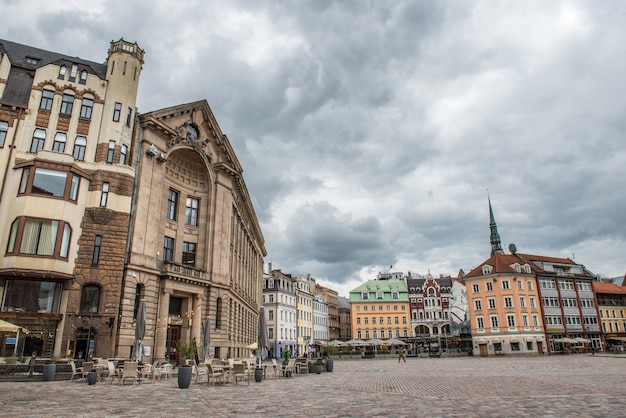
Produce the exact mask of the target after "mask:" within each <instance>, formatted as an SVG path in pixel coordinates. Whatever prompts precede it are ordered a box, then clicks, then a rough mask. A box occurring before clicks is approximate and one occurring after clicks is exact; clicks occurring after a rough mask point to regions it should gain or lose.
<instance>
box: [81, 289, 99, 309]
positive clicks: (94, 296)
mask: <svg viewBox="0 0 626 418" xmlns="http://www.w3.org/2000/svg"><path fill="white" fill-rule="evenodd" d="M99 304H100V288H99V287H98V286H94V285H87V286H83V290H82V292H81V295H80V313H82V314H90V313H98V305H99Z"/></svg>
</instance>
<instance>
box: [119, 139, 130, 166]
mask: <svg viewBox="0 0 626 418" xmlns="http://www.w3.org/2000/svg"><path fill="white" fill-rule="evenodd" d="M120 148H121V150H120V164H122V165H124V164H126V155H127V154H128V146H126V145H125V144H122V146H121V147H120Z"/></svg>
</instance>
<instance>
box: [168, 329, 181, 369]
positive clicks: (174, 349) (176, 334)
mask: <svg viewBox="0 0 626 418" xmlns="http://www.w3.org/2000/svg"><path fill="white" fill-rule="evenodd" d="M181 328H182V327H181V326H180V325H168V326H167V339H166V341H165V356H166V357H167V358H168V359H169V361H170V362H171V363H173V364H178V342H179V341H180V330H181Z"/></svg>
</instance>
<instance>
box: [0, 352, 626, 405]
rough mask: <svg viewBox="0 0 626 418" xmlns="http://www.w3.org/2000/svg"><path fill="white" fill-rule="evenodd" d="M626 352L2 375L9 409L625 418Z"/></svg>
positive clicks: (0, 393) (2, 397) (1, 391)
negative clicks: (109, 376) (186, 378)
mask: <svg viewBox="0 0 626 418" xmlns="http://www.w3.org/2000/svg"><path fill="white" fill-rule="evenodd" d="M625 371H626V358H624V357H622V358H619V357H608V356H599V355H597V356H590V355H571V356H542V357H507V356H503V357H490V358H480V357H458V358H438V359H437V358H432V359H431V358H427V359H424V358H408V359H407V362H406V363H398V361H397V360H396V359H364V360H335V367H334V371H333V372H332V373H326V372H324V373H322V374H319V375H317V374H314V373H313V374H305V375H302V376H296V377H293V378H289V379H282V378H281V379H274V378H273V377H268V378H267V379H266V380H264V381H263V382H261V383H255V382H254V379H253V380H252V381H251V382H250V384H249V385H248V384H246V383H245V382H244V383H243V384H242V383H241V382H240V383H239V384H238V385H234V384H232V383H227V384H225V385H223V384H219V383H218V384H216V385H215V387H214V386H212V384H207V383H206V382H202V383H192V385H191V387H190V388H189V389H187V390H181V389H178V386H177V382H176V378H174V379H168V380H160V381H157V382H155V383H142V384H138V385H136V386H133V385H125V386H120V385H118V384H110V383H108V382H98V383H97V384H96V385H93V386H89V385H87V384H86V383H84V382H77V381H73V382H70V381H54V382H42V381H36V382H35V381H34V382H1V383H0V410H1V411H2V415H3V416H14V417H44V416H45V417H70V416H72V417H74V416H77V417H117V416H123V417H140V416H141V417H172V416H186V417H228V416H246V417H261V416H263V417H295V416H311V417H455V416H459V417H461V416H463V417H487V416H499V417H503V416H507V417H517V416H526V417H531V416H532V417H534V416H541V417H563V416H587V417H622V416H624V415H625V411H626V397H625V396H624V395H626V373H625Z"/></svg>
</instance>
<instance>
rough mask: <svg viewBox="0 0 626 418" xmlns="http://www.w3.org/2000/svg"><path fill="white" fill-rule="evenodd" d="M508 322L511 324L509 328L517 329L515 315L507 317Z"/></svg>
mask: <svg viewBox="0 0 626 418" xmlns="http://www.w3.org/2000/svg"><path fill="white" fill-rule="evenodd" d="M506 320H507V322H508V323H509V327H511V328H513V327H515V315H507V316H506Z"/></svg>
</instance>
